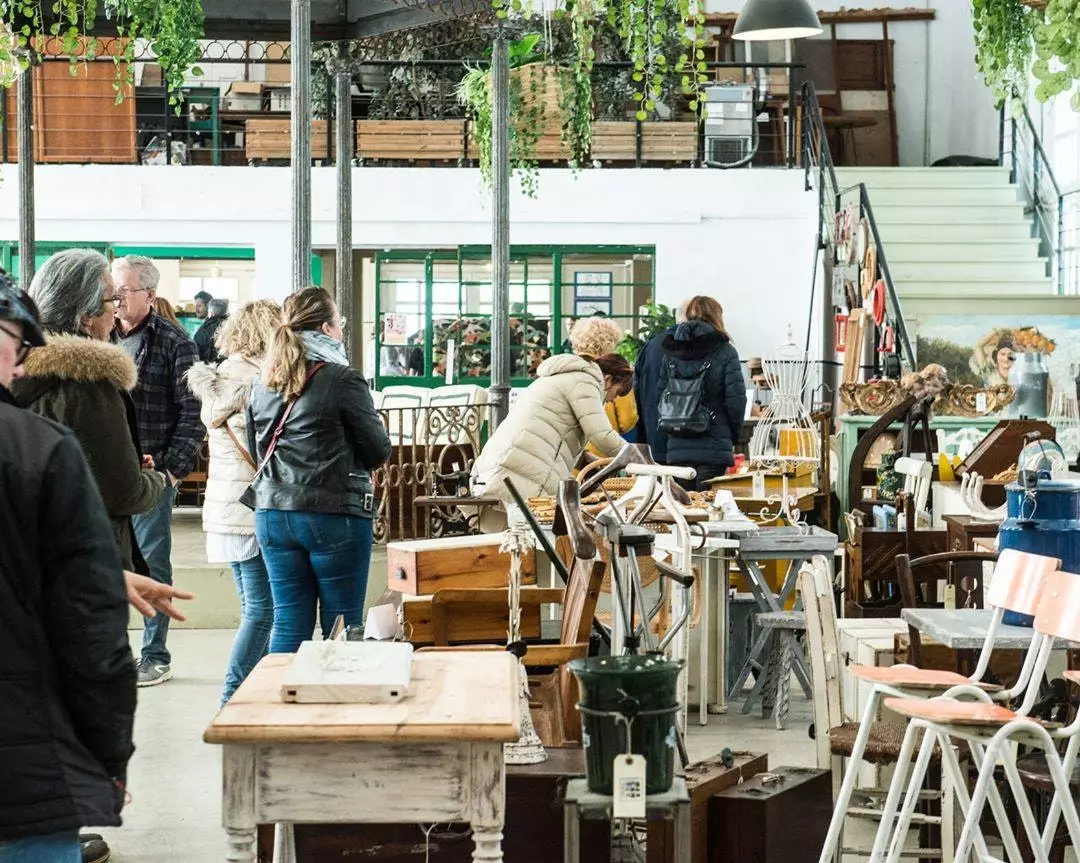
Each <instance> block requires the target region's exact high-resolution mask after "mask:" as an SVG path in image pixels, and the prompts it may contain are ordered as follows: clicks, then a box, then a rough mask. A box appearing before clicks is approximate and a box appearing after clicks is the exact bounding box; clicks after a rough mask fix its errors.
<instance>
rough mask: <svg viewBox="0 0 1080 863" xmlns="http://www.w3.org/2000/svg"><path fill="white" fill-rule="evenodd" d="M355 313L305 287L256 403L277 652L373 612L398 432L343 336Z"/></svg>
mask: <svg viewBox="0 0 1080 863" xmlns="http://www.w3.org/2000/svg"><path fill="white" fill-rule="evenodd" d="M345 323H346V322H345V320H344V319H343V318H342V317H341V316H340V315H339V314H338V309H337V306H336V305H335V304H334V301H333V299H332V298H331V296H330V295H329V294H328V293H327V292H326V291H325V290H323V289H322V288H303V289H302V290H300V291H297V292H296V293H295V294H292V295H291V296H289V297H288V298H287V299H286V300H285V303H284V305H283V307H282V317H281V325H280V326H279V327H278V328H277V331H276V332H275V333H274V337H273V339H272V341H271V343H270V346H269V348H268V350H267V352H266V356H265V358H264V360H263V366H262V372H261V375H260V380H257V381H256V382H255V384H254V386H253V387H252V393H251V400H250V402H249V404H248V409H247V413H248V422H247V433H248V444H249V447H250V451H251V453H252V455H253V457H254V460H255V462H256V464H257V465H258V467H257V469H256V472H255V479H254V480H253V481H252V483H251V487H250V489H249V493H248V494H247V495H245V502H246V503H248V505H249V506H251V507H252V508H253V509H254V510H255V535H256V536H257V537H258V540H259V546H260V547H261V548H262V552H263V557H264V558H265V559H266V569H267V571H268V572H269V575H270V591H271V594H272V595H273V600H274V629H273V634H272V635H271V638H270V651H271V652H272V653H292V652H294V651H295V650H296V649H297V647H299V645H300V642H302V641H306V640H309V639H310V638H311V636H312V633H313V631H314V628H315V618H316V605H318V616H319V621H320V623H321V628H322V633H323V636H324V637H325V636H327V635H329V633H330V628H331V626H332V625H333V623H334V619H335V618H336V617H337V616H338V615H339V614H340V615H344V617H345V623H346V624H347V625H350V624H356V625H361V624H363V622H364V594H365V593H366V591H367V578H368V565H369V563H370V561H371V544H372V518H373V516H374V514H375V499H374V491H373V488H372V484H371V471H372V470H374V469H375V468H377V467H378V466H379V465H381V464H382V463H383V462H384V461H386V459H387V457H388V456H389V455H390V439H389V437H388V436H387V434H386V429H384V428H383V425H382V422H381V421H380V420H379V416H378V414H376V413H375V406H374V404H373V403H372V401H371V393H370V392H369V391H368V387H367V383H366V382H365V381H364V379H363V377H362V376H361V375H360V373H359V372H358V371H357V370H356V369H353V368H352V367H350V366H349V360H348V357H347V355H346V353H345V346H344V345H343V344H342V339H343V338H344V335H343V329H344V327H345Z"/></svg>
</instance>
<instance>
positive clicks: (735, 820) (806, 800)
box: [708, 767, 833, 863]
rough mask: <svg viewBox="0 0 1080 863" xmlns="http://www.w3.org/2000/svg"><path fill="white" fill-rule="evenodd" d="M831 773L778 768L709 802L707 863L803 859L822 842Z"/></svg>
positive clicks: (788, 862) (829, 806)
mask: <svg viewBox="0 0 1080 863" xmlns="http://www.w3.org/2000/svg"><path fill="white" fill-rule="evenodd" d="M832 809H833V800H832V777H831V775H830V773H829V771H828V770H818V769H817V768H815V767H777V768H776V769H775V770H772V771H770V772H769V773H762V774H759V775H758V776H756V777H755V778H753V779H751V780H750V781H749V782H744V783H743V784H742V785H739V786H738V787H736V788H729V789H728V790H727V791H723V792H721V793H720V794H717V795H715V796H714V797H713V798H712V799H711V800H710V801H709V856H708V860H709V863H733V861H735V862H736V863H806V861H807V860H813V859H816V858H817V856H818V854H819V853H820V850H821V848H822V846H823V845H824V844H825V834H826V833H827V832H828V829H829V821H830V819H831V818H832Z"/></svg>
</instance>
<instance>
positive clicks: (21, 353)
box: [0, 326, 34, 366]
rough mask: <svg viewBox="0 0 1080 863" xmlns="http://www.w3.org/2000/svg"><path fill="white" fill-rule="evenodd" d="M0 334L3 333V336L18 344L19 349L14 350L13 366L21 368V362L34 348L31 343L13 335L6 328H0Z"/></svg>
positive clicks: (15, 334)
mask: <svg viewBox="0 0 1080 863" xmlns="http://www.w3.org/2000/svg"><path fill="white" fill-rule="evenodd" d="M0 332H2V333H4V335H6V336H9V337H10V338H12V339H13V340H15V341H16V342H18V344H19V347H18V348H16V349H15V365H17V366H21V365H22V364H23V361H24V360H25V359H26V357H27V356H28V355H29V353H30V349H31V348H33V347H34V345H33V343H31V342H30V341H29V340H28V339H26V338H25V337H23V336H21V335H19V334H17V333H13V332H12V331H11V330H9V329H8V328H7V327H2V326H0Z"/></svg>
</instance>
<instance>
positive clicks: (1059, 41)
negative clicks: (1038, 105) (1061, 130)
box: [1031, 0, 1080, 111]
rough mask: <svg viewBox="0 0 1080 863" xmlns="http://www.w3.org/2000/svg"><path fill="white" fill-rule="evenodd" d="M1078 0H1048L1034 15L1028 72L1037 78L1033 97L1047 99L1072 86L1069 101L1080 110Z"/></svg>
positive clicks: (1066, 90)
mask: <svg viewBox="0 0 1080 863" xmlns="http://www.w3.org/2000/svg"><path fill="white" fill-rule="evenodd" d="M1077 15H1080V0H1050V2H1048V3H1047V4H1046V9H1045V11H1044V12H1043V13H1041V15H1040V14H1039V13H1035V12H1032V13H1031V17H1032V18H1036V17H1037V16H1038V17H1037V23H1036V25H1035V32H1034V39H1035V63H1034V65H1033V66H1032V68H1031V73H1032V74H1033V75H1034V76H1035V78H1036V79H1037V80H1038V82H1039V83H1038V85H1037V86H1036V87H1035V98H1036V99H1038V100H1039V101H1040V102H1047V101H1049V100H1051V99H1053V98H1054V97H1055V96H1057V95H1059V94H1061V93H1066V92H1068V91H1069V90H1072V91H1073V92H1072V97H1071V104H1072V108H1073V110H1074V111H1080V86H1078V83H1077V82H1080V19H1078V18H1077Z"/></svg>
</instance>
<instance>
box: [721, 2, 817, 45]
mask: <svg viewBox="0 0 1080 863" xmlns="http://www.w3.org/2000/svg"><path fill="white" fill-rule="evenodd" d="M821 30H822V28H821V22H820V21H819V20H818V16H817V13H816V12H815V11H814V9H813V7H811V5H810V3H809V0H746V5H745V6H743V10H742V12H740V13H739V17H738V18H737V19H736V21H735V29H734V31H733V32H732V34H731V35H732V37H733V38H735V39H742V40H743V41H746V42H766V41H770V40H781V39H804V38H806V37H807V36H817V35H818V33H820V32H821Z"/></svg>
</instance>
